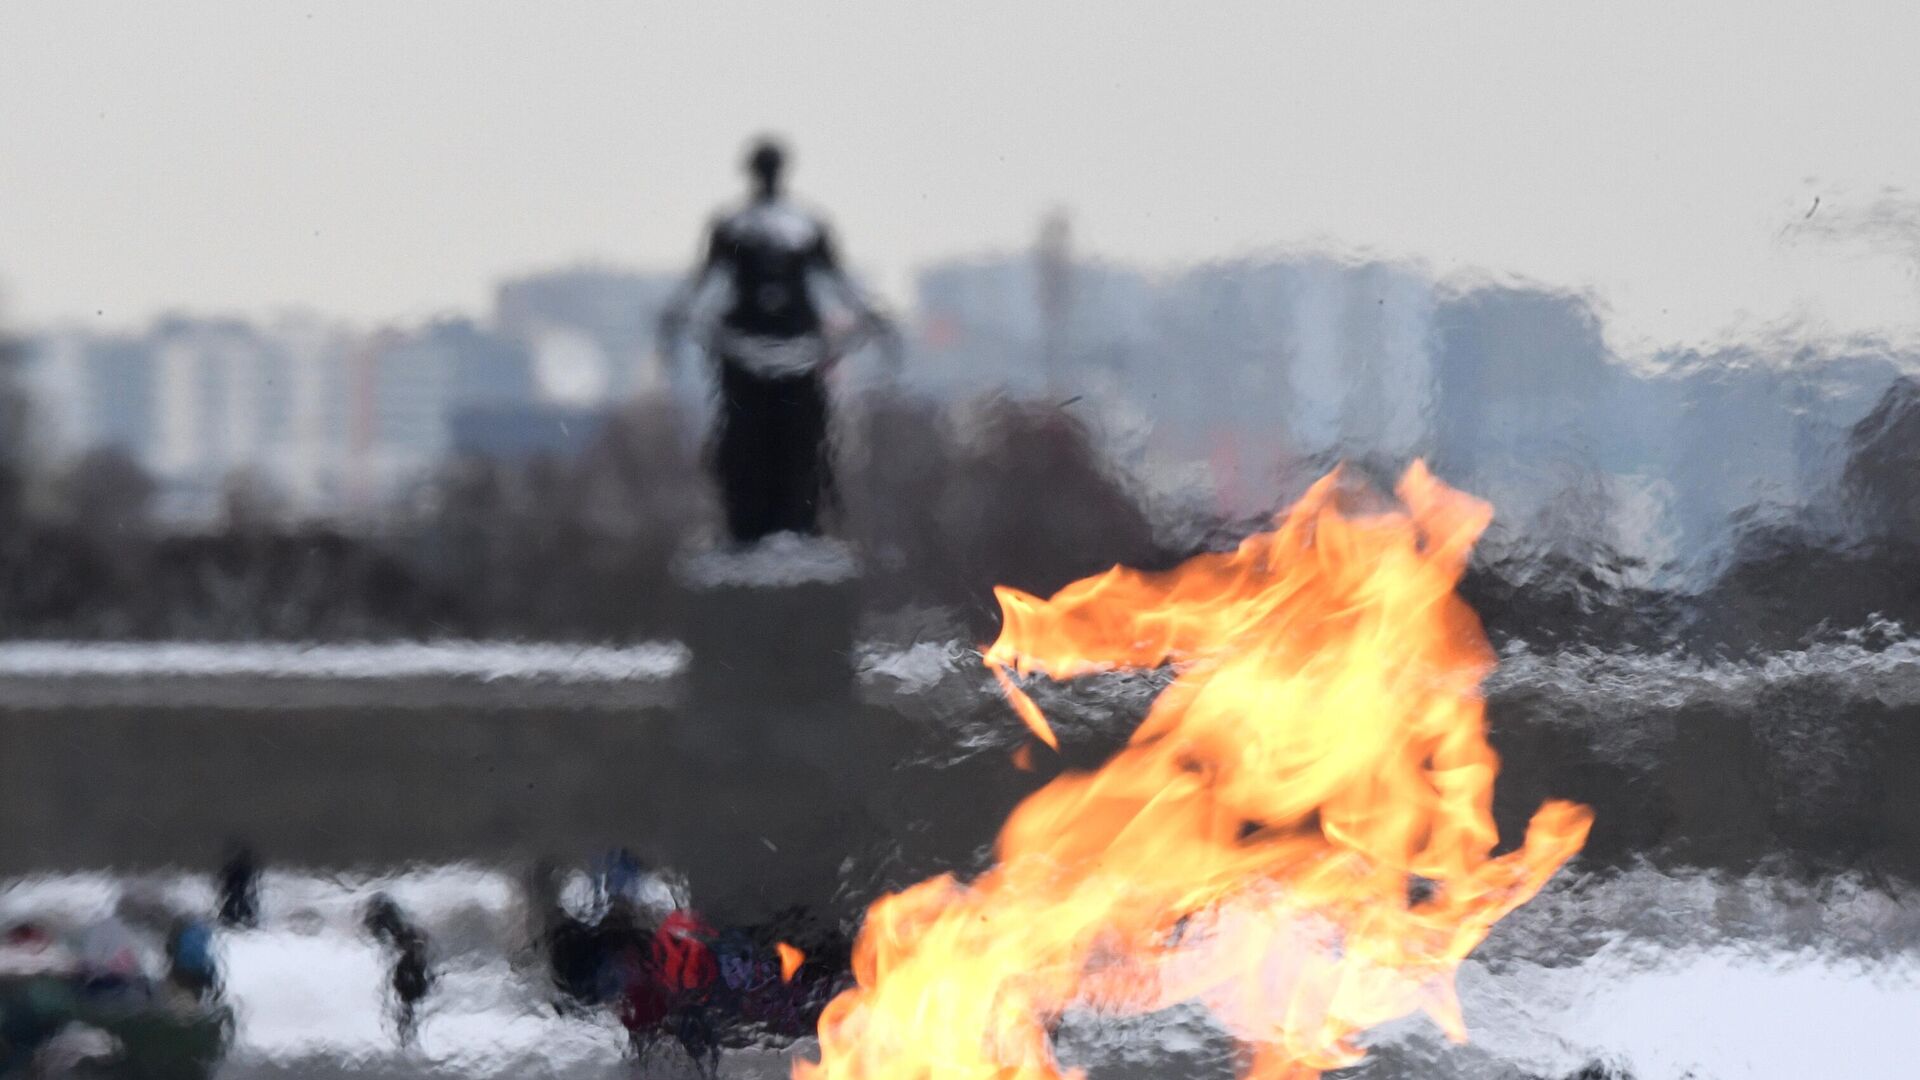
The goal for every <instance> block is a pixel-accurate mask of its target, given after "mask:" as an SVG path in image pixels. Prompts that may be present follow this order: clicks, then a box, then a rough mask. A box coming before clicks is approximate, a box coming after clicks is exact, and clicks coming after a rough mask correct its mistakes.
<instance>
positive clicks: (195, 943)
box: [167, 917, 220, 1002]
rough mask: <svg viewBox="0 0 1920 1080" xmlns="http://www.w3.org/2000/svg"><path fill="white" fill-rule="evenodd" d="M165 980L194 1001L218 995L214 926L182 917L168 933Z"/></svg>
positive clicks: (218, 979)
mask: <svg viewBox="0 0 1920 1080" xmlns="http://www.w3.org/2000/svg"><path fill="white" fill-rule="evenodd" d="M167 981H168V982H170V983H171V984H173V985H174V986H175V987H178V988H179V989H180V990H181V991H183V992H185V993H186V994H188V995H190V996H191V997H192V998H193V999H194V1000H196V1001H203V1002H204V1001H208V1000H210V999H212V998H214V997H216V996H218V994H219V993H220V966H219V962H218V961H217V960H216V959H215V957H214V945H213V927H211V926H209V925H207V923H206V922H204V921H203V920H201V919H198V918H193V917H182V918H179V919H177V920H175V922H174V924H173V925H172V927H170V928H169V930H168V932H167Z"/></svg>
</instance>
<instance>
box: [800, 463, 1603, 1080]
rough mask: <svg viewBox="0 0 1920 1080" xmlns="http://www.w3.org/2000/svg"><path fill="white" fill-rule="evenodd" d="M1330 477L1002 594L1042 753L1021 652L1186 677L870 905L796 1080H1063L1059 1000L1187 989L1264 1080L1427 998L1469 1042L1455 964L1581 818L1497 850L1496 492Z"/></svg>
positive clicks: (1415, 475)
mask: <svg viewBox="0 0 1920 1080" xmlns="http://www.w3.org/2000/svg"><path fill="white" fill-rule="evenodd" d="M1337 485H1338V475H1337V474H1336V475H1331V476H1328V477H1326V478H1324V479H1322V480H1321V481H1320V482H1319V483H1318V484H1316V485H1315V486H1314V487H1313V488H1312V489H1311V490H1310V491H1308V492H1307V494H1306V495H1305V496H1304V497H1303V498H1302V499H1301V500H1300V502H1299V503H1298V504H1296V505H1295V506H1294V507H1293V508H1291V509H1290V510H1288V511H1287V512H1285V513H1284V514H1282V515H1281V516H1280V517H1279V518H1278V519H1277V520H1276V522H1275V528H1274V530H1273V531H1272V532H1268V533H1263V534H1260V535H1256V536H1253V537H1251V538H1249V539H1248V540H1246V541H1245V542H1244V543H1242V544H1241V545H1240V547H1239V548H1238V550H1236V551H1234V552H1231V553H1226V554H1218V555H1204V556H1200V557H1198V558H1195V559H1193V560H1191V561H1189V562H1187V563H1185V564H1184V565H1182V566H1180V567H1179V568H1177V569H1175V570H1173V571H1171V572H1169V573H1165V574H1147V573H1140V572H1136V571H1133V570H1128V569H1124V568H1115V569H1113V570H1111V571H1108V572H1107V573H1106V574H1103V575H1101V576H1099V577H1094V578H1089V579H1086V580H1084V581H1080V582H1077V583H1075V584H1073V585H1069V586H1068V587H1066V588H1065V589H1062V590H1061V591H1060V592H1059V593H1057V594H1056V595H1054V596H1053V598H1052V599H1050V600H1041V599H1039V598H1037V597H1034V596H1030V595H1027V594H1024V593H1021V592H1018V591H1015V590H1012V589H1000V590H998V596H999V599H1000V605H1001V608H1002V611H1003V613H1004V616H1005V622H1004V626H1003V629H1002V632H1001V636H1000V638H999V640H998V641H996V642H995V643H994V644H993V646H992V647H991V648H990V649H989V650H988V651H987V654H986V659H987V661H988V663H989V664H990V665H991V666H992V667H993V669H994V671H995V673H996V674H997V675H999V676H1000V678H1001V680H1002V684H1003V686H1004V687H1005V688H1006V690H1007V693H1008V696H1009V698H1010V699H1011V701H1012V703H1013V705H1014V708H1015V710H1016V712H1018V713H1019V715H1020V716H1021V718H1022V719H1023V720H1025V721H1026V723H1027V724H1028V725H1029V727H1031V728H1032V729H1033V731H1034V734H1035V735H1036V736H1037V737H1038V738H1040V739H1041V740H1043V741H1045V742H1047V743H1048V744H1049V745H1057V744H1056V741H1055V739H1054V737H1053V734H1054V733H1053V730H1052V728H1051V726H1050V725H1048V723H1047V722H1046V719H1045V717H1044V716H1042V715H1041V712H1040V710H1039V709H1038V708H1037V707H1036V706H1035V704H1034V702H1033V701H1031V700H1030V699H1029V698H1028V697H1027V696H1026V695H1025V694H1024V693H1022V692H1021V691H1020V690H1019V688H1018V685H1017V684H1016V683H1015V682H1014V681H1013V679H1012V678H1011V677H1010V676H1009V675H1008V674H1007V671H1008V669H1011V670H1012V671H1013V672H1016V673H1018V674H1020V675H1027V674H1031V673H1035V672H1038V673H1041V674H1045V675H1048V676H1051V677H1053V678H1056V679H1066V678H1072V677H1074V676H1077V675H1082V674H1086V673H1089V672H1094V671H1100V670H1106V669H1111V668H1152V667H1157V666H1160V665H1163V664H1172V665H1174V666H1175V670H1176V671H1177V678H1176V679H1175V680H1174V681H1173V683H1172V684H1171V685H1170V686H1169V687H1168V688H1167V689H1166V690H1164V691H1163V692H1162V693H1161V694H1160V696H1159V698H1158V699H1157V700H1156V701H1155V703H1154V706H1153V708H1152V710H1151V711H1150V712H1149V714H1148V716H1147V718H1146V719H1145V721H1143V722H1142V724H1141V726H1140V728H1139V730H1138V731H1136V732H1135V733H1134V735H1133V737H1132V738H1131V740H1130V741H1129V743H1128V745H1127V746H1126V748H1125V749H1123V750H1122V751H1121V752H1120V753H1119V754H1117V755H1116V756H1115V757H1114V758H1113V759H1112V760H1110V761H1108V762H1107V763H1106V764H1105V765H1104V766H1102V767H1101V768H1100V769H1098V770H1097V771H1094V772H1091V773H1070V774H1064V775H1062V776H1060V777H1058V778H1056V779H1055V780H1053V781H1052V782H1051V783H1049V784H1047V785H1046V786H1045V787H1043V788H1042V789H1041V790H1039V791H1038V792H1036V793H1034V794H1033V795H1032V796H1030V797H1029V798H1028V799H1027V800H1026V801H1025V802H1024V803H1022V804H1021V805H1020V807H1019V808H1018V809H1017V810H1015V812H1014V814H1013V816H1012V817H1011V818H1010V819H1009V820H1008V821H1007V823H1006V825H1005V826H1004V828H1003V829H1002V831H1001V833H1000V837H999V841H998V844H997V848H996V856H997V861H996V864H995V865H994V866H993V868H991V869H990V870H988V871H986V872H985V873H983V874H981V875H980V876H979V877H977V878H975V879H974V880H973V881H971V882H961V881H959V880H957V879H956V878H954V877H952V876H951V875H948V876H942V877H938V878H934V879H932V880H930V881H926V882H922V883H921V884H919V885H916V886H913V887H912V888H909V889H907V890H905V891H903V892H900V893H896V894H894V895H891V896H887V897H885V898H883V899H881V900H880V901H879V902H877V903H876V904H874V905H873V908H872V909H871V910H870V911H869V912H868V915H867V920H866V925H865V926H864V927H863V929H862V931H861V934H860V938H859V941H858V943H857V944H856V947H855V954H854V974H855V978H856V980H857V985H856V986H855V987H854V988H853V989H851V990H848V991H847V992H846V993H844V994H842V995H840V996H839V997H838V998H836V999H835V1000H834V1001H833V1002H832V1003H831V1004H830V1005H829V1007H828V1008H827V1010H826V1012H825V1014H824V1015H823V1016H822V1018H821V1021H820V1054H821V1059H820V1061H819V1062H818V1063H813V1062H801V1063H799V1064H797V1065H796V1066H795V1070H794V1074H795V1076H796V1078H798V1080H877V1078H882V1077H885V1078H906V1080H986V1078H994V1080H1043V1078H1054V1077H1061V1076H1063V1075H1066V1073H1064V1072H1063V1070H1062V1067H1061V1065H1060V1064H1059V1063H1058V1062H1057V1061H1056V1059H1055V1057H1054V1054H1053V1049H1052V1043H1051V1038H1050V1031H1051V1028H1052V1026H1053V1025H1055V1024H1056V1023H1057V1022H1058V1021H1059V1020H1060V1018H1061V1017H1062V1016H1063V1015H1064V1014H1066V1013H1067V1012H1068V1011H1069V1010H1070V1009H1075V1010H1077V1009H1093V1010H1100V1011H1104V1012H1109V1013H1130V1014H1140V1013H1147V1012H1152V1011H1156V1010H1160V1009H1164V1008H1167V1007H1169V1006H1173V1005H1176V1004H1181V1003H1197V1004H1200V1005H1203V1006H1205V1007H1206V1008H1208V1009H1209V1010H1211V1011H1212V1013H1213V1014H1214V1015H1215V1017H1216V1018H1217V1019H1218V1020H1219V1021H1220V1022H1221V1024H1222V1025H1224V1027H1225V1028H1226V1029H1227V1030H1228V1031H1230V1032H1231V1033H1232V1034H1233V1035H1234V1037H1235V1038H1236V1039H1238V1040H1239V1041H1240V1042H1241V1043H1242V1044H1243V1046H1244V1049H1245V1055H1244V1060H1245V1062H1246V1068H1245V1071H1246V1075H1248V1076H1250V1077H1255V1078H1259V1080H1305V1078H1311V1077H1316V1076H1318V1075H1319V1074H1320V1072H1321V1071H1322V1070H1325V1069H1330V1068H1337V1067H1342V1066H1347V1065H1352V1064H1354V1063H1356V1062H1358V1061H1359V1060H1360V1059H1361V1058H1362V1057H1363V1051H1362V1050H1361V1049H1360V1048H1359V1046H1358V1045H1357V1044H1356V1042H1355V1039H1356V1037H1357V1036H1358V1035H1360V1034H1361V1033H1362V1032H1364V1031H1366V1030H1367V1029H1369V1028H1372V1027H1374V1026H1376V1025H1378V1024H1381V1023H1383V1022H1385V1021H1388V1020H1391V1019H1394V1018H1396V1017H1400V1016H1404V1015H1407V1014H1409V1013H1412V1012H1415V1011H1424V1012H1425V1013H1426V1014H1427V1015H1429V1016H1430V1017H1432V1018H1433V1020H1435V1021H1436V1022H1437V1023H1438V1024H1439V1025H1440V1026H1441V1028H1442V1029H1444V1030H1445V1031H1446V1032H1447V1033H1448V1034H1449V1035H1451V1036H1452V1037H1454V1038H1456V1039H1464V1038H1465V1036H1466V1028H1465V1023H1464V1021H1463V1019H1462V1017H1461V1015H1460V1008H1459V1004H1458V1001H1457V999H1456V997H1455V993H1454V988H1453V977H1454V973H1455V970H1456V969H1457V968H1458V966H1459V964H1460V962H1461V960H1462V959H1464V958H1465V957H1466V955H1467V954H1468V953H1469V952H1470V951H1471V950H1472V949H1473V948H1474V947H1475V946H1477V945H1478V944H1479V943H1480V941H1481V940H1482V939H1483V938H1484V937H1485V936H1486V934H1487V932H1488V930H1489V929H1490V928H1491V927H1492V925H1493V924H1494V923H1495V922H1496V921H1497V920H1499V919H1500V918H1501V917H1502V916H1503V915H1505V914H1506V913H1507V912H1509V911H1512V910H1513V909H1514V908H1515V907H1518V906H1519V905H1520V904H1522V903H1524V902H1525V901H1526V900H1528V899H1529V898H1530V897H1532V896H1533V895H1534V894H1535V893H1536V892H1538V891H1539V889H1540V887H1541V886H1542V885H1544V884H1545V883H1546V881H1547V879H1548V878H1549V877H1551V876H1552V875H1553V873H1554V872H1555V871H1556V870H1558V869H1559V867H1560V866H1561V865H1562V864H1563V863H1564V862H1566V860H1567V859H1568V858H1570V857H1572V856H1573V854H1574V853H1575V852H1577V851H1578V850H1579V849H1580V846H1581V844H1582V843H1584V842H1585V839H1586V835H1587V829H1588V826H1589V825H1590V824H1591V820H1592V817H1591V814H1590V813H1589V812H1588V811H1587V809H1586V808H1585V807H1580V806H1576V805H1573V804H1571V803H1565V802H1549V803H1547V804H1546V805H1544V806H1543V807H1541V808H1540V810H1539V811H1538V812H1537V813H1536V814H1535V815H1534V817H1533V820H1532V822H1531V823H1530V824H1529V826H1528V828H1527V833H1526V837H1525V840H1524V841H1523V843H1522V844H1521V846H1520V847H1519V848H1517V849H1515V850H1513V851H1511V852H1509V853H1507V854H1504V855H1501V856H1499V857H1497V858H1496V857H1493V855H1492V852H1493V849H1494V848H1495V846H1496V842H1497V836H1496V833H1495V829H1494V825H1493V819H1492V812H1491V806H1492V795H1493V781H1494V776H1495V774H1496V772H1497V771H1498V768H1499V766H1498V761H1497V759H1496V757H1495V755H1494V752H1493V750H1492V748H1491V747H1489V746H1488V744H1487V741H1486V734H1485V724H1484V716H1483V705H1482V701H1481V697H1480V692H1479V686H1480V683H1481V681H1482V680H1483V679H1484V678H1485V676H1486V675H1487V674H1488V672H1490V671H1491V670H1492V667H1493V662H1494V658H1493V655H1492V651H1491V649H1490V648H1489V647H1488V645H1487V642H1486V638H1485V636H1484V634H1483V633H1482V631H1481V629H1480V625H1479V621H1478V620H1477V618H1476V617H1475V616H1474V614H1473V612H1472V611H1471V610H1470V609H1469V608H1468V607H1467V606H1466V604H1465V603H1464V602H1463V601H1461V600H1460V599H1459V597H1458V596H1457V595H1455V592H1454V587H1455V585H1456V584H1457V583H1458V581H1459V578H1460V575H1461V574H1462V573H1463V571H1464V569H1465V567H1466V562H1467V557H1468V554H1469V552H1470V550H1471V548H1472V546H1473V543H1474V541H1475V540H1476V539H1477V538H1478V537H1479V535H1480V533H1481V531H1482V530H1483V529H1484V528H1485V527H1486V525H1487V522H1488V521H1489V520H1490V517H1491V509H1490V508H1489V507H1488V506H1487V505H1486V504H1485V503H1483V502H1480V501H1479V500H1476V499H1473V498H1471V497H1469V496H1467V495H1464V494H1461V493H1460V492H1457V491H1454V490H1452V489H1451V488H1448V487H1447V486H1446V485H1444V484H1442V483H1441V482H1439V481H1438V480H1436V479H1435V478H1434V477H1433V476H1432V475H1431V474H1430V473H1428V472H1427V470H1426V469H1425V468H1424V467H1423V466H1421V465H1419V464H1416V465H1414V466H1413V467H1412V468H1411V469H1409V470H1408V471H1407V473H1406V474H1405V476H1404V477H1402V479H1401V481H1400V484H1399V486H1398V489H1397V493H1398V495H1399V498H1400V503H1401V507H1400V508H1396V509H1392V510H1386V511H1378V512H1371V513H1365V514H1354V515H1348V514H1345V513H1343V512H1341V510H1339V509H1338V508H1337V507H1336V501H1337V499H1336V495H1337Z"/></svg>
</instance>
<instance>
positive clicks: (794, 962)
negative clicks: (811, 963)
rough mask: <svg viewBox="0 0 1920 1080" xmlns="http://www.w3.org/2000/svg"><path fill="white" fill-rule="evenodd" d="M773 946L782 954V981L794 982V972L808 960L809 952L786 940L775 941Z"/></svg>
mask: <svg viewBox="0 0 1920 1080" xmlns="http://www.w3.org/2000/svg"><path fill="white" fill-rule="evenodd" d="M773 948H774V951H775V952H778V953H779V954H780V981H781V982H792V981H793V975H794V972H796V971H799V970H800V965H801V964H804V963H806V962H807V954H806V953H804V952H802V951H800V949H798V948H796V947H795V946H792V945H789V944H787V943H786V942H784V941H780V942H775V943H774V946H773Z"/></svg>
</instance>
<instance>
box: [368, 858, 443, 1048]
mask: <svg viewBox="0 0 1920 1080" xmlns="http://www.w3.org/2000/svg"><path fill="white" fill-rule="evenodd" d="M366 928H367V932H368V933H370V934H372V935H373V937H374V940H376V941H378V942H380V943H381V944H382V945H384V946H386V947H387V949H388V951H389V952H390V953H391V954H392V957H393V968H392V973H391V975H390V977H389V980H388V982H389V986H390V988H391V989H392V991H393V1014H394V1028H395V1030H396V1032H397V1033H398V1035H399V1039H400V1045H402V1046H411V1045H413V1041H414V1038H415V1036H416V1035H417V1034H418V1031H419V1024H420V1012H419V1010H420V1002H421V1001H423V1000H425V999H426V996H427V993H428V991H430V990H432V989H433V981H434V978H433V968H432V966H431V964H430V962H429V961H428V958H427V933H426V931H425V930H422V929H420V927H418V926H417V925H415V924H414V923H413V922H411V921H410V920H409V919H408V918H407V917H406V914H405V913H404V912H402V911H401V910H400V905H398V904H396V903H394V902H393V898H392V897H389V896H388V895H386V894H385V893H381V894H379V895H377V896H375V897H374V898H373V899H372V900H370V901H368V902H367V914H366Z"/></svg>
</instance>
